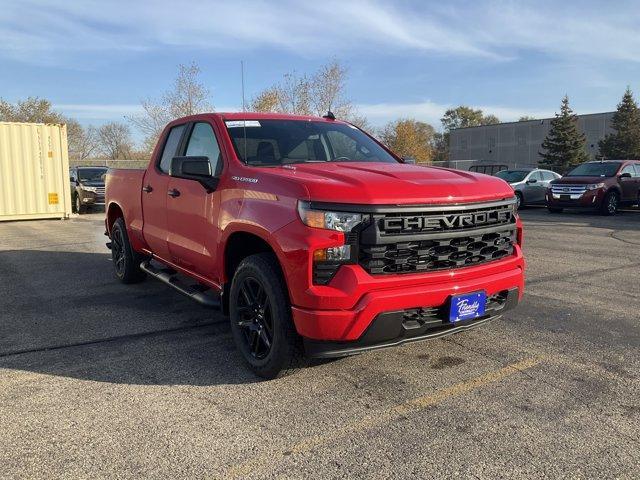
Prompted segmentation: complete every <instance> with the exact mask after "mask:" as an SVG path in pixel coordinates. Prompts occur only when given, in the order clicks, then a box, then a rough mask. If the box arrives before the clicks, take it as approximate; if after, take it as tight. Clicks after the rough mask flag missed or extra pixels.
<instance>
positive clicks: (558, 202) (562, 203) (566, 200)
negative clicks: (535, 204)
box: [546, 189, 604, 208]
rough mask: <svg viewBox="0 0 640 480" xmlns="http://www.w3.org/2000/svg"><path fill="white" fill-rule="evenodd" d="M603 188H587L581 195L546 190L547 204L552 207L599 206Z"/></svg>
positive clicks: (602, 196)
mask: <svg viewBox="0 0 640 480" xmlns="http://www.w3.org/2000/svg"><path fill="white" fill-rule="evenodd" d="M603 198H604V190H603V189H598V190H587V191H586V192H585V193H583V194H581V195H566V196H563V195H554V194H552V193H551V192H550V191H547V195H546V199H547V206H549V207H553V208H599V207H600V204H601V203H602V199H603Z"/></svg>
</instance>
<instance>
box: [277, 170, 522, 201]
mask: <svg viewBox="0 0 640 480" xmlns="http://www.w3.org/2000/svg"><path fill="white" fill-rule="evenodd" d="M270 172H273V173H274V174H276V175H281V176H286V177H289V178H292V179H295V180H296V181H297V182H299V183H302V184H303V185H304V186H305V187H306V189H307V191H308V195H309V200H313V201H325V202H335V203H366V204H380V205H382V204H387V205H388V204H411V203H415V204H423V203H424V204H432V203H447V204H450V203H473V202H483V201H489V200H498V199H502V198H510V197H513V195H514V193H513V189H512V188H511V187H510V186H509V184H508V183H507V182H505V181H503V180H501V179H499V178H497V177H491V176H488V175H483V174H480V173H473V172H467V171H462V170H450V169H446V168H437V167H421V166H417V165H407V164H401V163H373V162H349V163H347V162H335V163H325V162H323V163H301V164H295V165H286V166H283V167H278V168H275V169H272V170H270Z"/></svg>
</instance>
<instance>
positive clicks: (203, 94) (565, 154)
mask: <svg viewBox="0 0 640 480" xmlns="http://www.w3.org/2000/svg"><path fill="white" fill-rule="evenodd" d="M200 75H201V70H200V68H199V66H198V65H197V64H196V63H191V64H188V65H179V66H178V72H177V76H176V78H175V79H174V81H173V84H172V85H171V86H170V87H169V88H168V89H167V90H166V92H165V93H164V94H162V95H160V97H158V98H146V99H143V100H141V112H140V113H139V114H137V115H132V116H129V117H125V121H120V122H109V123H106V124H104V125H102V126H99V127H94V126H87V127H83V126H82V125H80V123H79V122H78V121H77V120H75V119H73V118H68V117H65V116H64V115H62V114H60V113H59V112H56V111H55V110H53V108H52V105H51V102H49V101H48V100H46V99H42V98H36V97H30V98H27V99H26V100H21V101H18V102H16V103H14V104H11V103H8V102H6V101H4V100H2V99H0V121H10V122H44V123H66V124H67V134H68V140H69V154H70V157H71V158H72V159H76V160H84V159H88V158H98V157H100V158H106V159H113V160H115V159H140V160H142V159H146V158H148V157H149V156H150V154H151V151H152V149H153V147H154V145H155V144H156V142H157V139H158V137H159V135H160V133H161V132H162V129H163V128H164V127H165V125H166V124H167V123H168V122H170V121H171V120H173V119H175V118H178V117H183V116H187V115H194V114H197V113H202V112H206V111H213V110H214V106H213V103H212V102H211V95H210V91H209V89H208V88H207V86H206V85H205V83H204V82H203V81H202V80H201V78H200ZM347 80H348V71H347V69H346V68H345V67H344V66H343V65H341V64H340V63H339V62H338V61H335V60H334V61H331V62H329V63H327V64H325V65H323V66H321V67H320V68H319V69H318V70H316V71H315V72H312V73H304V74H299V73H297V72H295V71H294V72H289V73H286V74H284V75H283V76H282V78H281V80H280V81H279V82H276V83H275V84H273V85H271V86H268V87H267V88H265V89H264V90H262V91H260V92H258V93H257V94H256V95H255V96H254V97H253V98H252V99H251V100H250V102H249V105H248V110H250V111H256V112H274V113H291V114H298V115H316V116H321V115H324V114H325V113H327V111H329V110H331V111H332V112H333V113H334V114H335V115H336V117H338V118H340V119H343V120H346V121H348V122H351V123H352V124H354V125H356V126H358V127H360V128H363V129H365V130H367V131H368V132H370V133H372V134H373V135H374V136H376V137H377V138H378V139H379V140H380V141H381V142H382V143H384V144H385V145H386V146H388V147H389V148H390V149H391V150H393V151H394V152H395V153H397V154H398V155H400V156H406V157H413V158H415V159H416V161H417V162H419V163H431V162H445V161H447V160H448V158H449V137H450V132H451V130H453V129H456V128H464V127H475V126H482V125H490V124H497V123H500V119H499V118H498V117H496V116H495V115H492V114H487V113H485V112H483V111H482V110H481V109H474V108H471V107H469V106H465V105H461V106H458V107H455V108H450V109H448V110H446V112H445V113H444V115H443V116H442V118H441V119H440V124H441V125H440V127H441V128H440V131H437V130H436V129H435V128H434V127H433V126H432V125H430V124H429V123H426V122H422V121H419V120H417V119H415V118H408V117H407V118H398V119H396V120H394V121H391V122H389V123H387V124H386V125H384V126H382V127H380V128H373V127H371V125H369V123H368V121H367V119H366V117H365V116H363V115H362V114H360V113H359V112H358V109H357V106H356V105H354V103H353V102H352V101H351V100H350V99H349V98H348V96H347V95H346V83H347ZM526 120H533V118H532V117H521V118H520V121H526ZM132 127H133V128H135V129H137V130H138V131H139V132H140V133H142V135H143V136H144V139H143V141H142V144H141V145H139V146H136V144H135V142H134V141H133V137H132V130H131V128H132ZM612 128H613V133H611V134H609V135H607V137H606V138H605V139H604V140H602V141H601V142H600V144H599V147H600V157H601V158H640V110H639V108H638V106H637V104H636V102H635V100H634V98H633V95H632V93H631V91H630V90H629V89H628V88H627V91H626V92H625V94H624V96H623V98H622V100H621V102H620V104H618V108H617V111H616V113H615V115H614V117H613V120H612ZM585 142H586V139H585V135H584V134H583V133H582V132H580V131H579V129H578V126H577V116H576V115H575V114H574V113H573V111H572V110H571V108H570V107H569V99H568V98H567V97H566V96H565V97H564V98H563V100H562V104H561V106H560V113H558V114H557V115H556V117H555V118H554V119H552V120H551V128H550V130H549V132H548V135H547V137H546V138H545V140H544V142H543V144H542V148H543V151H541V152H540V156H541V160H540V166H542V167H544V168H551V169H554V170H556V171H559V172H565V171H567V170H568V169H570V168H571V167H572V166H574V165H576V164H579V163H582V162H583V161H585V160H587V159H588V154H587V150H586V145H585Z"/></svg>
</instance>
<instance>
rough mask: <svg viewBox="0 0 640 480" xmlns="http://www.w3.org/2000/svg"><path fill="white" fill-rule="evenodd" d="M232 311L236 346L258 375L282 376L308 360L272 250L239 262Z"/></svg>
mask: <svg viewBox="0 0 640 480" xmlns="http://www.w3.org/2000/svg"><path fill="white" fill-rule="evenodd" d="M229 313H230V321H231V332H232V334H233V340H234V342H235V344H236V347H237V348H238V350H240V353H241V354H242V356H243V357H244V359H245V361H246V362H247V364H248V366H249V368H250V369H251V370H252V371H253V372H254V373H255V374H256V375H258V376H260V377H263V378H266V379H273V378H277V377H283V376H285V375H288V374H290V373H293V372H294V371H295V370H296V369H298V368H301V367H302V366H304V365H305V364H306V363H307V360H306V359H305V357H304V349H303V346H302V339H301V338H300V336H299V335H298V332H296V329H295V326H294V324H293V319H292V315H291V304H290V303H289V295H288V293H287V287H286V285H285V283H284V280H283V278H282V273H281V272H280V267H279V265H278V261H277V259H276V258H275V256H274V255H273V254H270V253H260V254H257V255H251V256H249V257H247V258H245V259H244V260H243V261H242V262H241V263H240V265H239V266H238V268H237V270H236V271H235V274H234V275H233V280H232V281H231V289H230V292H229Z"/></svg>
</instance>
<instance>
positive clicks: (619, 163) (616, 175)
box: [547, 160, 640, 215]
mask: <svg viewBox="0 0 640 480" xmlns="http://www.w3.org/2000/svg"><path fill="white" fill-rule="evenodd" d="M639 201H640V161H638V160H606V161H596V162H587V163H583V164H582V165H578V166H577V167H576V168H574V169H573V170H571V171H570V172H569V173H567V174H566V175H565V176H563V177H562V178H560V179H558V180H554V181H553V182H551V185H550V188H548V189H547V207H548V208H549V211H550V212H552V213H559V212H562V210H563V209H564V208H592V209H596V210H599V211H600V212H601V213H602V214H603V215H615V213H616V211H617V210H618V207H620V206H623V205H633V204H637V203H638V202H639Z"/></svg>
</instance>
